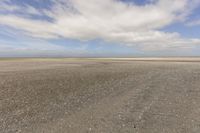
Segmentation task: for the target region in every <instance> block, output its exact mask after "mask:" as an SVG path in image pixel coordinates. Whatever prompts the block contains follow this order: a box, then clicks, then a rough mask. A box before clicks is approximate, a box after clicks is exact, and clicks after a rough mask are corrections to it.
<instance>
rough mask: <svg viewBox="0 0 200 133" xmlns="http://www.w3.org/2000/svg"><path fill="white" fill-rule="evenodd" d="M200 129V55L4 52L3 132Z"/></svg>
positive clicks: (0, 86)
mask: <svg viewBox="0 0 200 133" xmlns="http://www.w3.org/2000/svg"><path fill="white" fill-rule="evenodd" d="M16 132H17V133H200V63H198V62H192V61H190V62H176V61H173V62H170V61H163V62H162V61H156V62H154V61H152V60H151V61H128V60H124V61H117V60H103V59H99V60H88V59H79V60H78V59H77V60H72V59H71V60H70V59H68V60H67V59H54V60H53V59H52V60H50V59H48V60H45V59H44V60H37V59H35V60H29V59H27V60H15V59H13V60H9V61H7V60H1V61H0V133H16Z"/></svg>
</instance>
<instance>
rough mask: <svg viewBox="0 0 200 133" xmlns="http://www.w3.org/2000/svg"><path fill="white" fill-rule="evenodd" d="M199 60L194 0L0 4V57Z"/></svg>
mask: <svg viewBox="0 0 200 133" xmlns="http://www.w3.org/2000/svg"><path fill="white" fill-rule="evenodd" d="M135 56H200V0H0V57H135Z"/></svg>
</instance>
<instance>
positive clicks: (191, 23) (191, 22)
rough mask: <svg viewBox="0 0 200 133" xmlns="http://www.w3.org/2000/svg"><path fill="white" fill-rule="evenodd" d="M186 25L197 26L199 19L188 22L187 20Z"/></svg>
mask: <svg viewBox="0 0 200 133" xmlns="http://www.w3.org/2000/svg"><path fill="white" fill-rule="evenodd" d="M186 25H187V26H197V25H200V19H198V20H193V21H190V22H188V23H187V24H186Z"/></svg>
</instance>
